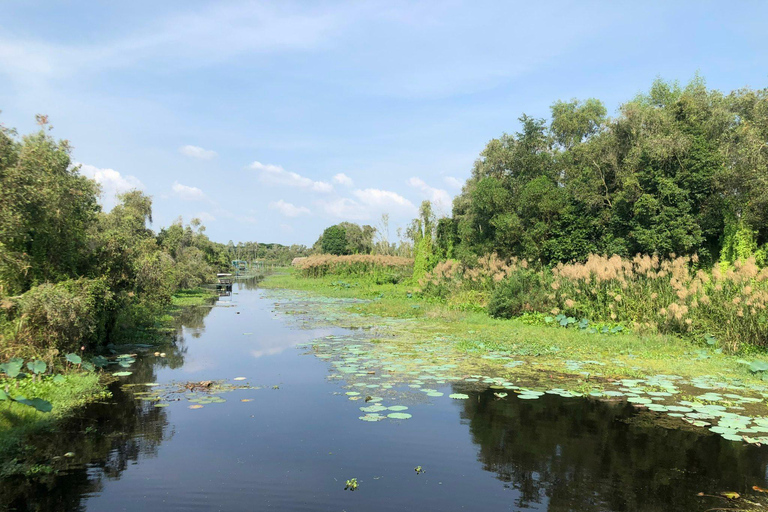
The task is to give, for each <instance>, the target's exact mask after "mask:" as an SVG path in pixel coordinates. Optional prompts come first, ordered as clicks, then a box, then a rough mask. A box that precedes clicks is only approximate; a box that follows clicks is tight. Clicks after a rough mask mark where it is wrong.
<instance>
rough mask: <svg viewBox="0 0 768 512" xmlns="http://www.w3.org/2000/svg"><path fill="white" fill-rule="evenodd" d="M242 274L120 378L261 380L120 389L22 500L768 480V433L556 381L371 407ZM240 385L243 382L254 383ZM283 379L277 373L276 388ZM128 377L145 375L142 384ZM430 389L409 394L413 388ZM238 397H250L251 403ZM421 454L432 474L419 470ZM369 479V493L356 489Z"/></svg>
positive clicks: (18, 503)
mask: <svg viewBox="0 0 768 512" xmlns="http://www.w3.org/2000/svg"><path fill="white" fill-rule="evenodd" d="M273 310H274V303H273V301H271V300H270V299H269V298H268V297H267V295H266V294H265V293H264V292H263V291H261V290H259V289H258V288H257V287H255V286H253V285H252V284H251V285H248V284H247V283H241V284H239V285H236V287H235V293H234V294H233V295H232V296H231V297H226V298H222V299H221V300H220V301H219V302H218V303H217V304H216V305H215V306H214V307H204V308H194V309H193V310H191V311H188V312H187V313H186V314H185V316H184V318H182V323H183V324H184V325H183V327H182V328H181V331H180V336H179V341H178V342H177V343H176V346H175V347H171V348H168V349H166V350H167V352H168V353H167V356H166V357H165V358H154V357H147V358H144V359H142V360H140V361H139V362H138V363H137V364H136V368H134V374H133V375H132V376H130V377H129V378H123V382H124V383H125V382H129V383H130V382H133V383H141V382H157V383H160V384H168V383H171V382H186V381H202V380H219V379H227V380H229V381H230V382H234V381H233V380H232V379H234V378H235V377H246V378H247V382H248V383H249V384H251V385H253V386H254V387H255V386H260V389H239V390H235V391H230V392H228V393H224V394H222V395H221V396H222V397H223V398H225V399H226V402H224V403H215V404H210V405H205V406H204V407H202V408H199V409H190V408H189V406H190V403H189V402H187V401H186V400H183V399H182V400H179V401H171V402H170V404H169V406H168V407H164V408H157V407H154V405H153V403H152V402H150V401H142V400H136V399H135V396H134V395H133V394H132V392H131V391H129V390H127V389H126V390H121V389H120V387H119V386H116V387H115V388H114V390H113V392H114V397H113V399H111V400H110V401H109V403H105V404H95V405H93V406H90V407H88V408H87V409H86V410H85V411H83V412H82V413H81V415H80V416H78V417H77V418H75V419H73V420H72V421H70V422H68V424H67V426H66V428H65V432H62V433H60V434H57V435H51V436H49V437H47V438H44V439H41V440H40V446H39V447H38V449H40V450H46V451H47V452H49V453H51V454H56V453H58V454H62V453H65V452H74V453H75V457H74V458H73V459H72V463H71V465H70V467H69V468H68V469H67V470H65V471H63V472H60V473H59V474H57V475H50V476H44V477H41V478H30V479H27V480H19V479H14V480H10V481H4V482H2V483H0V495H1V496H3V497H4V499H5V500H6V503H5V504H4V505H5V506H6V507H7V508H8V509H10V510H46V511H47V510H51V511H67V510H87V511H90V512H95V511H110V512H113V511H119V510H126V511H141V512H147V511H155V510H163V511H194V510H200V511H213V510H222V511H257V510H280V511H304V510H306V511H310V510H311V511H326V510H327V511H345V510H346V511H367V512H375V511H402V510H414V511H420V512H423V511H454V510H455V511H458V510H473V511H474V510H485V511H493V510H601V511H602V510H617V511H619V510H628V511H629V510H632V511H634V510H649V511H650V510H654V511H656V510H658V511H671V510H706V509H708V508H711V507H716V506H720V507H722V506H727V504H726V505H723V501H722V499H718V498H707V497H700V496H697V494H698V493H700V492H704V493H706V494H717V493H718V492H720V491H741V492H743V491H745V490H748V489H750V488H751V487H752V486H753V485H759V486H766V484H765V482H766V463H767V462H768V453H766V450H765V449H764V448H760V447H756V446H746V445H741V444H739V443H729V442H728V441H724V440H722V439H720V438H719V437H717V436H713V435H699V434H697V433H694V432H686V431H683V430H679V429H666V428H662V427H660V426H655V425H652V424H648V423H647V422H638V421H635V420H636V419H637V418H636V416H635V414H636V413H635V412H634V411H635V409H633V408H632V407H631V406H629V405H627V404H625V403H622V404H609V403H603V402H598V401H595V400H587V399H582V398H561V397H558V396H551V395H547V396H544V397H542V398H541V399H539V400H519V399H516V398H514V394H512V393H510V396H509V397H508V398H506V399H503V400H499V399H496V398H495V397H494V396H493V391H492V390H487V391H484V392H480V393H478V392H470V397H469V399H467V400H452V399H450V398H448V394H449V393H451V392H453V391H454V390H453V389H452V388H451V387H450V386H445V387H444V388H441V389H440V391H443V392H445V395H444V396H443V397H440V398H430V399H428V400H424V397H423V394H422V396H421V397H420V399H419V400H416V401H415V403H410V404H409V410H408V412H409V413H412V415H413V417H412V418H410V419H407V420H386V421H380V422H364V421H360V420H359V419H358V416H360V415H361V414H362V413H361V412H360V411H359V408H360V407H361V406H365V403H364V402H363V401H362V400H358V401H355V400H349V399H348V397H347V396H346V395H345V394H344V393H345V392H346V391H347V389H346V388H345V387H344V384H345V383H344V381H343V380H338V379H330V380H329V378H328V377H329V375H330V373H329V362H328V361H327V360H323V359H319V358H317V357H315V356H314V355H312V352H311V351H308V350H307V348H306V347H297V345H301V344H305V343H307V342H310V341H311V340H313V339H316V338H318V337H324V336H328V335H331V334H335V335H344V334H345V332H344V331H343V330H341V329H316V330H305V329H299V328H297V327H295V326H292V325H291V324H290V323H288V322H287V321H286V317H285V316H282V315H279V314H276V313H275V312H274V311H273ZM243 382H245V381H243ZM275 387H277V388H275ZM132 389H133V388H132ZM409 392H411V393H414V394H416V393H418V391H416V390H413V391H409V390H408V389H407V388H406V389H405V390H403V393H409ZM242 399H251V401H246V402H243V401H241V400H242ZM416 466H421V467H422V468H423V469H424V472H423V473H421V474H417V472H416V471H415V470H414V468H415V467H416ZM350 478H356V479H357V481H358V483H359V487H358V489H357V490H356V491H354V492H352V491H348V490H345V489H344V487H345V482H346V480H347V479H350Z"/></svg>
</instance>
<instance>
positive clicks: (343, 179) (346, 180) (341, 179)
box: [333, 172, 354, 187]
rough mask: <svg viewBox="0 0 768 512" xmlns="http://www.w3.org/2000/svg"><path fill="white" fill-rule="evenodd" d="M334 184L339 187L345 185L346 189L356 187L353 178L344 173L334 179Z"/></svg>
mask: <svg viewBox="0 0 768 512" xmlns="http://www.w3.org/2000/svg"><path fill="white" fill-rule="evenodd" d="M333 182H334V183H338V184H339V185H344V186H345V187H351V186H352V185H354V182H353V181H352V178H350V177H349V176H347V175H346V174H344V173H343V172H340V173H339V174H337V175H336V176H334V177H333Z"/></svg>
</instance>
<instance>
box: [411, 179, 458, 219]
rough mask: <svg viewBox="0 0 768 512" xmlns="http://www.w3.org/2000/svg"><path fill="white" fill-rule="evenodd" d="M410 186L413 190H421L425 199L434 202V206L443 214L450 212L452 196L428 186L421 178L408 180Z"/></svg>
mask: <svg viewBox="0 0 768 512" xmlns="http://www.w3.org/2000/svg"><path fill="white" fill-rule="evenodd" d="M408 184H409V185H410V186H412V187H413V188H415V189H417V190H419V191H420V192H421V193H422V195H423V196H424V198H425V199H428V200H429V201H431V202H432V205H433V206H434V207H435V208H436V209H437V210H438V211H439V212H441V213H445V212H446V211H450V207H451V195H450V194H449V193H448V192H447V191H445V190H443V189H441V188H435V187H431V186H429V185H427V183H426V182H425V181H424V180H422V179H421V178H416V177H413V178H411V179H409V180H408Z"/></svg>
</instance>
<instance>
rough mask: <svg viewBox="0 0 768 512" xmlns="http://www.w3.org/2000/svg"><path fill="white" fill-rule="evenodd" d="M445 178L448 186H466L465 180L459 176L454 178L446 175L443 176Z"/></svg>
mask: <svg viewBox="0 0 768 512" xmlns="http://www.w3.org/2000/svg"><path fill="white" fill-rule="evenodd" d="M443 180H444V181H445V182H446V183H447V184H448V186H450V187H453V188H458V189H461V187H463V186H464V182H463V181H461V180H460V179H458V178H454V177H453V176H446V177H445V178H443Z"/></svg>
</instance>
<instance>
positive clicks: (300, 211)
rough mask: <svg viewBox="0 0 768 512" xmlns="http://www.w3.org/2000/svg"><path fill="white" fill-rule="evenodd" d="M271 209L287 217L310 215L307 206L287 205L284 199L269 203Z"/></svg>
mask: <svg viewBox="0 0 768 512" xmlns="http://www.w3.org/2000/svg"><path fill="white" fill-rule="evenodd" d="M269 209H270V210H277V211H278V212H280V214H281V215H284V216H286V217H298V216H299V215H309V213H310V212H309V208H307V207H306V206H295V205H293V204H291V203H286V202H285V201H283V200H282V199H280V200H279V201H272V202H271V203H269Z"/></svg>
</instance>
